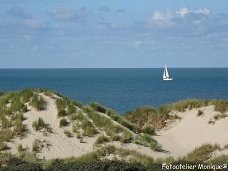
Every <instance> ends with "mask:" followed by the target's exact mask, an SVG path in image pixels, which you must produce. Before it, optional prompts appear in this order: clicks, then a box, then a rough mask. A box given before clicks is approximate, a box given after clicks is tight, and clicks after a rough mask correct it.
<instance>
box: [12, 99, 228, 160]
mask: <svg viewBox="0 0 228 171" xmlns="http://www.w3.org/2000/svg"><path fill="white" fill-rule="evenodd" d="M42 96H43V98H44V99H45V101H47V109H46V110H44V111H36V110H35V109H31V111H29V112H26V113H25V114H24V117H25V118H26V120H25V121H24V122H23V123H24V124H25V125H26V126H27V128H28V130H29V133H27V136H26V137H24V138H23V139H19V138H17V139H14V140H13V141H12V142H9V143H8V146H9V147H10V148H11V149H10V151H11V152H12V153H14V154H16V153H17V147H18V145H19V144H22V145H23V147H26V148H27V149H28V151H31V150H32V144H33V142H34V141H35V140H39V141H41V142H42V143H43V147H42V150H41V151H40V153H38V154H37V156H38V157H39V158H45V159H53V158H66V157H72V156H74V157H78V156H81V155H83V154H86V153H88V152H92V151H93V150H94V149H93V144H94V142H95V141H96V139H97V136H99V135H97V136H95V137H91V138H88V137H87V138H85V139H84V140H85V143H80V140H79V139H77V138H76V137H71V138H69V137H67V136H66V135H65V134H64V130H69V131H71V126H68V127H66V128H60V127H59V118H58V117H57V113H58V112H57V109H56V105H55V99H53V98H51V97H48V96H45V95H42ZM201 110H203V111H204V114H203V116H200V117H198V116H197V112H198V109H193V110H191V111H186V112H183V113H178V115H179V116H180V117H181V118H182V119H181V120H180V121H178V122H176V123H175V124H172V125H170V126H169V129H163V130H161V131H160V132H159V133H158V136H154V138H155V139H156V140H157V141H158V142H159V144H161V145H162V148H163V149H164V150H166V151H167V152H166V153H165V152H154V151H152V150H151V149H150V148H149V147H143V146H140V145H136V144H132V143H129V144H121V143H119V142H113V143H110V144H114V145H116V146H118V147H122V148H126V149H130V150H136V151H138V152H140V153H142V154H145V155H148V156H151V157H154V158H163V157H168V156H173V157H178V156H183V155H186V154H187V153H189V152H191V151H192V150H193V149H194V148H196V147H199V146H200V145H202V144H204V143H211V144H214V143H217V144H219V145H221V147H223V146H224V145H226V144H228V135H227V134H228V118H225V119H221V120H218V121H216V123H215V124H214V125H212V124H208V121H209V120H210V119H211V118H213V116H214V115H215V114H217V112H215V111H214V108H213V106H208V107H204V108H201ZM84 115H86V114H85V113H84ZM101 115H103V116H105V117H108V116H107V115H104V114H101ZM39 117H40V118H42V119H43V120H44V121H45V122H46V123H48V124H49V125H50V126H51V128H52V130H53V133H49V134H48V135H44V134H43V133H42V132H40V131H37V132H36V131H34V129H33V128H32V123H33V122H34V121H36V120H38V118H39ZM108 118H109V117H108ZM113 123H114V124H117V125H118V124H119V123H117V122H116V121H113ZM125 129H127V128H125ZM132 134H133V135H135V133H133V132H132ZM227 153H228V150H226V151H223V152H217V154H227Z"/></svg>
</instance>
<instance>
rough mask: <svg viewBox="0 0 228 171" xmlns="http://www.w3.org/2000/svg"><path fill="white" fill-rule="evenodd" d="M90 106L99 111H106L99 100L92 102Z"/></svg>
mask: <svg viewBox="0 0 228 171" xmlns="http://www.w3.org/2000/svg"><path fill="white" fill-rule="evenodd" d="M90 107H91V108H93V109H94V110H95V111H97V112H101V113H105V111H106V109H105V107H103V106H101V105H100V104H99V103H97V102H92V103H90Z"/></svg>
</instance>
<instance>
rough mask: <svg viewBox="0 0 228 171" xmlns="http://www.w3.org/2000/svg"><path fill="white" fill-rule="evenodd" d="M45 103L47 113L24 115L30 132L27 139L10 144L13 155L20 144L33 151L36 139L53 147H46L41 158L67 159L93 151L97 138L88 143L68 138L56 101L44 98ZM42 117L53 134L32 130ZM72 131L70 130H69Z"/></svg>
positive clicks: (39, 155)
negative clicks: (61, 125) (60, 123)
mask: <svg viewBox="0 0 228 171" xmlns="http://www.w3.org/2000/svg"><path fill="white" fill-rule="evenodd" d="M43 98H44V99H45V101H47V103H48V104H47V109H46V110H45V111H36V110H34V109H32V110H31V111H29V112H27V113H25V114H24V117H25V118H27V119H26V120H25V121H24V122H23V123H24V124H25V125H27V128H28V129H29V130H30V132H29V133H28V134H27V137H25V138H23V139H21V140H20V139H15V140H14V141H13V142H12V143H9V146H10V147H11V152H12V153H17V147H18V145H19V144H22V145H23V147H27V148H29V150H30V151H31V149H32V143H33V142H34V140H35V139H38V140H40V141H46V142H47V143H48V144H50V145H51V146H49V147H47V146H44V148H43V149H42V151H41V153H38V154H37V155H38V157H39V158H46V159H52V158H65V157H71V156H75V157H77V156H81V155H82V154H86V153H88V152H91V151H92V150H93V143H94V141H95V140H96V137H92V138H85V139H84V140H85V142H86V143H80V140H79V139H77V138H76V137H72V138H68V137H67V136H66V135H65V134H64V129H62V128H60V127H59V119H58V117H57V109H56V105H55V100H54V99H52V98H50V97H47V96H43ZM39 117H41V118H42V119H43V120H44V121H45V123H48V124H49V125H50V126H51V128H52V130H53V133H50V134H48V135H47V136H44V135H43V133H42V132H36V131H34V129H33V128H32V123H33V121H36V120H38V118H39ZM69 130H70V129H69Z"/></svg>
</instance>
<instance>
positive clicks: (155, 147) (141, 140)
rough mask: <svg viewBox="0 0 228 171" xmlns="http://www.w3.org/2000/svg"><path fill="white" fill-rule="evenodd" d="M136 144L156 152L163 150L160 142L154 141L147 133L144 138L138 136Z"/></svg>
mask: <svg viewBox="0 0 228 171" xmlns="http://www.w3.org/2000/svg"><path fill="white" fill-rule="evenodd" d="M135 143H136V144H140V145H143V146H146V147H150V148H151V149H152V150H155V151H161V150H162V149H161V145H159V144H158V142H157V141H156V140H155V139H153V138H152V137H151V136H150V135H148V134H145V133H144V134H143V135H142V136H138V137H137V139H136V140H135Z"/></svg>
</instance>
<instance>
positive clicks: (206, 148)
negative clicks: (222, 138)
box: [182, 144, 219, 162]
mask: <svg viewBox="0 0 228 171" xmlns="http://www.w3.org/2000/svg"><path fill="white" fill-rule="evenodd" d="M218 149H219V146H218V145H217V144H215V145H211V144H204V145H202V146H200V147H197V148H195V149H194V150H193V151H192V152H190V153H189V154H188V155H187V156H185V157H183V159H182V160H185V161H192V162H204V161H207V160H209V159H210V158H211V155H212V153H213V152H214V151H215V150H218Z"/></svg>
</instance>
